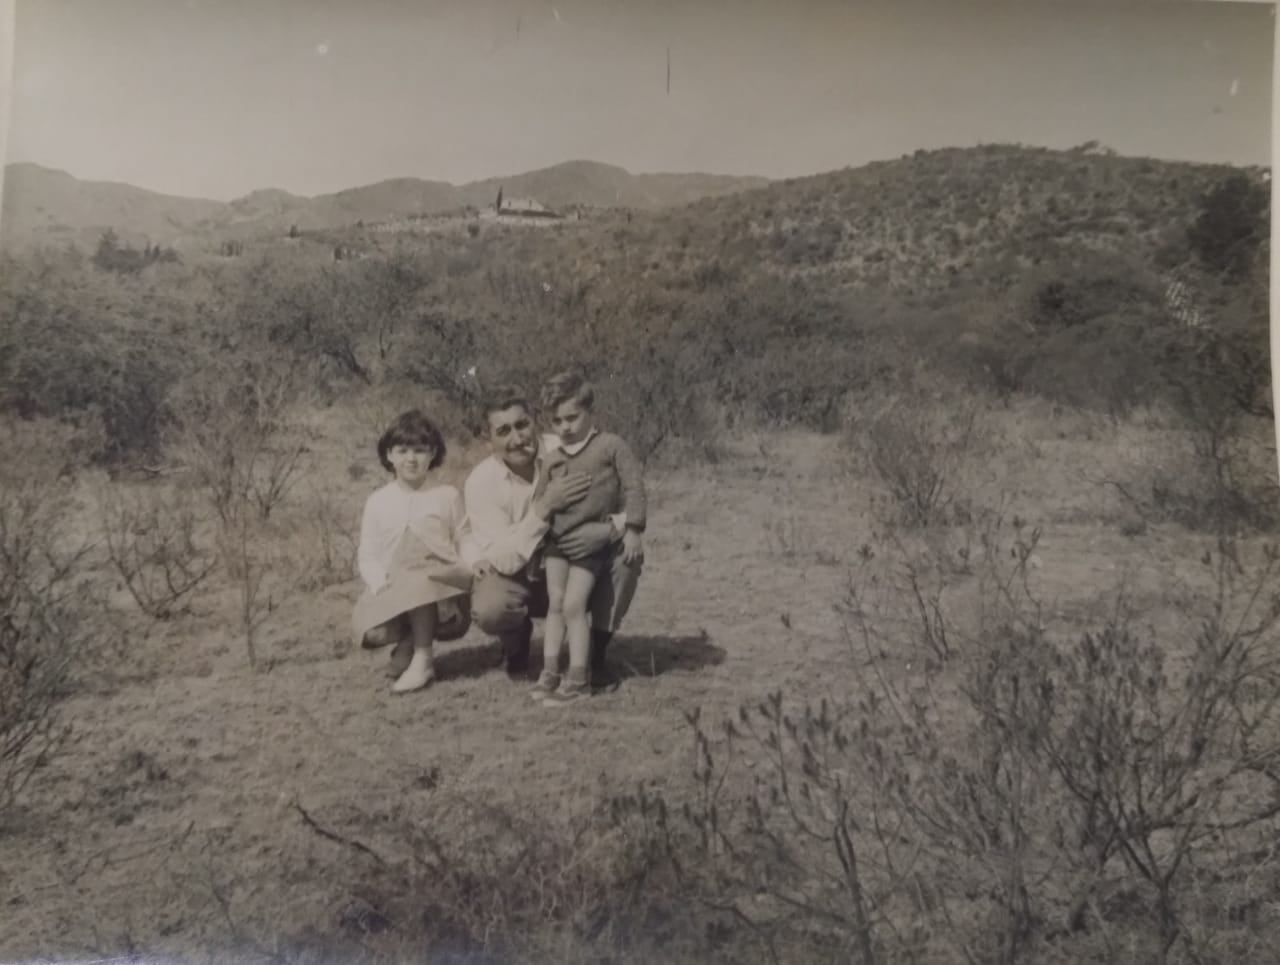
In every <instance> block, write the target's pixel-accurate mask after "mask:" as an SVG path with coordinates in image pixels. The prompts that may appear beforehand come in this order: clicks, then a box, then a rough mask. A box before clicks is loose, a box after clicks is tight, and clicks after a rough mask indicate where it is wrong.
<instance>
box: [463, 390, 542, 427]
mask: <svg viewBox="0 0 1280 965" xmlns="http://www.w3.org/2000/svg"><path fill="white" fill-rule="evenodd" d="M517 405H518V406H520V407H522V408H523V409H524V411H525V412H527V413H529V416H530V417H532V416H533V413H534V409H533V406H532V405H530V404H529V397H528V395H526V394H525V392H524V391H523V390H522V389H520V388H519V386H515V385H497V386H494V387H493V388H492V389H490V390H489V391H487V392H486V393H485V394H484V398H483V399H481V401H480V405H479V406H478V407H477V410H476V429H477V430H478V431H479V433H480V435H482V436H487V435H489V416H491V415H493V414H494V413H495V412H501V411H502V410H504V409H510V408H512V407H514V406H517Z"/></svg>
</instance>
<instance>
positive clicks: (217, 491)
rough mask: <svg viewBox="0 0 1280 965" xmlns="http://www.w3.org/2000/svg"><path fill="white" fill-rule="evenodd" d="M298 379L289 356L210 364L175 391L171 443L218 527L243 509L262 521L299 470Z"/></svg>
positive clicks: (301, 443)
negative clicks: (237, 362)
mask: <svg viewBox="0 0 1280 965" xmlns="http://www.w3.org/2000/svg"><path fill="white" fill-rule="evenodd" d="M301 380H302V374H301V373H299V371H298V369H297V367H296V366H294V365H292V364H290V362H289V361H288V360H285V359H278V358H266V359H263V360H260V361H258V362H253V361H250V360H244V361H243V362H241V363H240V364H236V365H232V364H229V363H228V364H223V365H217V366H210V367H209V368H207V369H204V370H202V371H201V372H200V373H198V374H193V375H192V376H191V377H190V378H188V379H186V380H185V381H184V382H183V383H182V384H181V385H180V386H179V387H178V389H177V390H176V391H175V394H174V398H173V402H172V405H173V409H174V416H175V427H174V431H173V448H174V449H175V451H176V454H177V455H178V457H179V458H180V459H181V461H182V462H183V463H185V465H186V466H187V467H188V469H189V470H190V472H191V474H192V479H193V482H194V483H195V485H196V486H198V487H200V488H201V489H203V490H204V492H205V493H206V495H207V496H208V498H209V501H210V504H211V505H212V507H213V510H214V512H215V513H216V514H217V515H218V518H219V520H221V521H222V522H223V523H224V524H230V523H231V522H232V521H234V520H235V518H236V517H237V516H238V514H240V513H242V512H244V511H246V510H248V509H250V508H252V509H254V510H256V515H257V516H258V518H259V519H260V520H266V519H268V518H269V517H270V515H271V512H272V510H274V509H275V508H276V507H277V506H278V505H279V504H280V503H281V501H282V500H283V499H284V498H285V497H286V496H287V495H288V493H289V490H290V489H291V488H292V487H293V485H294V484H295V483H296V482H297V480H298V478H299V476H300V475H301V473H302V471H303V468H304V465H303V457H304V455H305V454H306V452H307V445H306V434H305V432H304V429H303V427H302V425H301V423H300V422H298V421H297V420H296V418H294V417H293V412H294V410H295V407H296V406H297V404H298V403H299V402H300V392H301Z"/></svg>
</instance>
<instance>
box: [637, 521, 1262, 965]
mask: <svg viewBox="0 0 1280 965" xmlns="http://www.w3.org/2000/svg"><path fill="white" fill-rule="evenodd" d="M981 542H982V546H983V548H982V550H981V552H979V553H978V554H976V556H975V558H974V560H973V566H972V568H971V569H972V574H971V576H969V577H966V578H965V580H963V581H961V582H962V583H963V584H964V585H965V586H967V588H968V592H967V593H959V594H956V595H953V596H952V597H951V598H950V599H949V600H948V601H947V602H945V603H944V604H943V605H939V606H937V607H931V608H929V616H928V619H925V618H924V617H923V615H922V616H921V617H920V618H919V619H918V620H917V621H916V626H917V629H916V631H915V632H913V633H910V634H908V635H904V634H903V633H902V632H901V628H902V627H903V626H904V625H907V626H910V624H911V622H912V621H910V620H909V619H904V618H903V614H909V613H912V612H913V611H914V610H915V604H914V602H913V601H912V600H911V599H910V598H909V595H908V598H907V599H898V600H897V602H896V603H891V605H890V607H889V608H888V609H887V610H885V609H883V608H882V607H881V606H879V605H877V604H876V603H875V602H873V599H876V600H880V601H885V602H891V601H892V600H893V598H894V597H895V595H897V594H895V593H894V592H888V593H880V594H870V595H869V594H867V593H865V592H862V591H861V590H858V584H860V583H863V582H871V581H873V580H876V579H877V578H878V577H877V574H879V573H882V572H884V569H885V562H884V560H883V559H882V558H881V555H880V554H879V553H877V552H875V551H871V552H869V553H867V554H864V563H865V565H864V566H863V568H862V569H863V572H862V573H861V574H858V575H856V576H855V578H854V589H855V592H853V593H852V594H851V596H850V598H849V600H848V601H847V605H846V607H845V616H846V626H847V628H848V630H849V637H848V639H849V643H850V647H851V650H850V656H851V658H853V659H852V664H853V666H854V668H855V670H857V672H858V674H859V678H860V684H861V686H860V687H859V688H858V692H856V693H854V694H853V695H850V696H848V697H843V696H835V697H828V698H821V697H814V698H810V699H808V700H800V701H795V702H792V701H787V700H784V698H783V695H782V694H781V693H779V692H775V693H772V694H769V695H767V696H766V697H765V698H764V699H762V700H759V701H754V702H749V703H747V704H744V705H743V706H742V707H741V708H740V710H739V712H738V714H737V716H736V717H735V718H734V719H732V720H729V721H725V722H724V723H723V725H722V727H713V726H710V725H707V724H705V723H704V722H703V721H702V720H701V718H700V716H699V715H697V714H692V715H690V718H689V719H690V725H691V728H692V730H693V733H694V742H695V750H696V763H695V765H694V777H695V790H694V792H693V793H692V794H691V795H690V796H689V797H688V798H687V799H685V800H684V801H683V802H679V803H675V802H671V801H670V798H669V792H662V791H658V790H655V789H641V791H640V793H638V794H636V795H629V796H626V797H625V798H623V799H621V800H620V802H619V807H620V809H621V812H622V813H624V814H626V815H627V816H628V817H629V819H632V820H635V819H637V818H639V817H645V816H647V820H648V821H649V822H650V823H651V825H652V826H653V827H654V828H655V831H661V833H662V834H663V835H664V836H665V838H666V840H667V851H666V853H667V856H668V860H669V861H670V862H671V863H672V865H673V867H674V868H675V869H676V872H677V874H678V878H679V881H680V882H681V887H682V889H683V891H682V893H683V894H684V895H685V896H686V897H687V898H689V899H691V900H696V901H698V902H700V903H701V904H702V905H703V906H704V907H706V908H708V909H709V910H711V911H713V912H714V913H716V914H717V915H720V916H722V917H723V919H724V920H725V921H726V922H733V923H736V924H737V927H738V930H739V931H740V932H741V933H743V934H745V935H748V936H752V937H754V938H755V939H756V941H757V943H758V944H759V946H760V947H761V949H762V950H764V951H765V952H766V953H768V954H771V955H772V957H773V958H774V959H775V960H784V959H785V960H791V956H790V955H783V953H782V950H784V949H789V950H794V949H797V948H801V947H803V948H805V949H808V950H810V951H811V953H812V954H813V955H814V957H815V959H819V960H831V959H833V958H834V959H838V960H844V961H860V962H881V961H885V962H888V961H900V960H935V957H936V960H948V961H949V960H953V959H954V958H956V957H957V953H958V955H959V956H962V957H963V958H964V959H966V960H968V961H999V962H1016V961H1064V962H1065V961H1079V960H1083V959H1088V958H1091V957H1092V956H1094V955H1095V954H1103V953H1105V952H1106V950H1107V949H1108V948H1111V949H1112V950H1114V949H1115V948H1117V947H1128V948H1134V947H1139V948H1145V949H1148V950H1149V951H1150V955H1149V956H1148V957H1149V959H1150V960H1151V961H1156V962H1174V961H1222V960H1226V959H1228V958H1230V957H1233V956H1237V957H1238V956H1240V955H1245V956H1246V957H1247V954H1248V953H1249V952H1254V953H1256V952H1257V951H1258V950H1259V948H1260V946H1259V939H1260V936H1258V935H1257V934H1256V933H1255V929H1254V927H1252V926H1249V925H1247V924H1245V923H1244V922H1243V921H1242V920H1241V919H1239V917H1238V916H1237V917H1236V919H1235V920H1236V921H1240V922H1241V923H1240V924H1239V925H1238V926H1237V925H1235V924H1233V923H1232V922H1233V918H1232V914H1233V913H1232V912H1231V911H1230V909H1232V908H1239V907H1252V904H1253V903H1254V902H1256V901H1258V900H1261V898H1262V895H1263V894H1264V893H1265V886H1264V885H1262V883H1261V880H1260V878H1259V877H1258V875H1257V874H1256V871H1255V869H1254V868H1252V867H1246V863H1245V862H1241V861H1239V860H1238V858H1237V856H1238V855H1239V854H1241V853H1252V854H1255V855H1258V856H1265V857H1266V860H1269V861H1271V862H1272V864H1271V868H1272V873H1275V871H1276V870H1277V864H1276V862H1275V858H1274V849H1268V847H1267V844H1268V842H1269V841H1270V839H1271V837H1272V836H1273V835H1274V833H1275V830H1276V827H1277V821H1276V818H1277V816H1278V815H1280V768H1278V767H1277V764H1278V763H1280V666H1277V663H1276V661H1275V659H1274V648H1275V646H1276V643H1277V637H1278V635H1280V633H1278V631H1280V592H1278V591H1280V579H1278V577H1280V553H1277V552H1276V551H1275V550H1272V549H1268V550H1266V551H1264V552H1263V553H1262V554H1261V558H1259V559H1254V560H1249V561H1246V560H1244V559H1243V553H1242V551H1241V548H1240V547H1236V546H1233V545H1232V544H1230V543H1229V542H1225V541H1224V542H1222V543H1221V544H1220V545H1219V547H1218V549H1217V551H1215V552H1213V553H1210V554H1207V555H1206V559H1205V566H1206V567H1207V569H1208V572H1209V577H1210V579H1209V580H1208V582H1209V584H1210V586H1209V589H1208V590H1207V591H1206V592H1197V593H1192V594H1189V595H1188V596H1187V598H1186V599H1185V600H1183V601H1182V602H1181V603H1180V604H1179V607H1180V612H1181V617H1182V619H1181V623H1180V625H1181V626H1183V627H1185V628H1187V632H1186V633H1185V634H1183V635H1179V634H1178V633H1176V632H1169V631H1164V632H1162V634H1161V636H1160V637H1158V638H1157V637H1156V636H1155V635H1154V633H1155V631H1143V630H1141V629H1140V628H1139V623H1138V619H1137V613H1136V610H1135V608H1134V606H1133V603H1132V602H1131V601H1130V600H1129V599H1128V598H1127V597H1126V596H1125V595H1124V594H1123V593H1121V594H1119V595H1118V596H1117V597H1116V599H1115V600H1114V603H1113V605H1112V607H1111V609H1110V610H1108V611H1106V612H1103V613H1100V614H1098V616H1097V618H1096V622H1095V623H1094V624H1093V625H1092V626H1089V627H1087V628H1083V629H1082V628H1081V627H1078V626H1072V625H1068V624H1066V623H1065V622H1064V621H1061V620H1054V619H1051V617H1052V614H1051V613H1050V612H1049V611H1048V610H1047V608H1046V607H1044V606H1043V605H1042V604H1041V602H1040V598H1039V592H1038V590H1037V586H1036V580H1035V578H1034V574H1033V572H1032V570H1033V567H1032V566H1031V564H1030V561H1031V559H1032V558H1033V556H1034V553H1033V550H1034V548H1035V545H1036V534H1035V532H1034V531H1028V530H1026V528H1025V527H1022V526H1016V525H1015V526H1014V527H1013V529H1012V532H1009V530H1008V528H1007V527H1005V526H1003V525H996V524H993V525H991V526H990V527H988V531H987V538H986V539H985V540H983V541H981ZM885 552H886V555H892V553H893V552H894V550H893V548H892V547H890V548H888V549H886V551H885ZM935 599H940V598H935ZM939 625H943V626H945V627H947V636H948V638H949V640H950V641H951V646H950V648H949V655H946V656H945V659H938V658H937V657H936V649H937V648H936V646H935V645H934V643H933V642H932V637H933V636H934V635H935V634H936V631H937V627H938V626H939ZM904 662H905V663H906V664H907V666H908V668H913V669H909V670H908V671H907V672H904V669H903V663H904ZM1254 921H1255V922H1256V919H1255V920H1254ZM1275 937H1276V936H1275V934H1274V932H1273V933H1272V934H1271V938H1270V940H1272V941H1274V939H1275ZM1264 941H1265V939H1264Z"/></svg>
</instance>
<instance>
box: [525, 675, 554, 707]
mask: <svg viewBox="0 0 1280 965" xmlns="http://www.w3.org/2000/svg"><path fill="white" fill-rule="evenodd" d="M559 683H560V675H559V674H558V673H553V672H552V671H550V670H544V671H542V673H540V674H539V675H538V682H537V683H536V684H534V685H533V686H532V687H530V688H529V696H530V697H532V698H533V699H534V700H542V699H543V698H545V697H549V696H551V695H552V694H554V693H555V692H556V686H557V685H558V684H559Z"/></svg>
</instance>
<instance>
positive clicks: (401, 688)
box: [391, 653, 436, 694]
mask: <svg viewBox="0 0 1280 965" xmlns="http://www.w3.org/2000/svg"><path fill="white" fill-rule="evenodd" d="M435 678H436V673H435V668H434V667H433V666H432V665H431V658H430V656H428V655H427V654H425V653H415V654H414V655H413V659H412V660H410V661H409V666H408V667H407V668H406V669H405V672H404V673H402V674H401V675H400V676H399V677H398V678H397V679H396V682H395V683H393V684H392V685H391V692H392V693H395V694H407V693H409V692H410V691H413V690H421V689H422V688H423V687H425V686H427V684H429V683H431V681H433V680H435Z"/></svg>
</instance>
